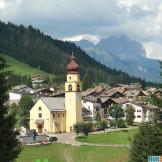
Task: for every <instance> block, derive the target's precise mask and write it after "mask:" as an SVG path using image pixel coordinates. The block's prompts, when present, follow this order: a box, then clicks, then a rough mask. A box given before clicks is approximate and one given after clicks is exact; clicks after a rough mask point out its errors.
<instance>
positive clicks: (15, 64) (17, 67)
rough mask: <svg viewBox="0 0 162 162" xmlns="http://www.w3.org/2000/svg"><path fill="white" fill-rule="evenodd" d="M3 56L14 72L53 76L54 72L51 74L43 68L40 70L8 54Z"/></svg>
mask: <svg viewBox="0 0 162 162" xmlns="http://www.w3.org/2000/svg"><path fill="white" fill-rule="evenodd" d="M0 56H1V57H3V58H4V59H5V60H6V62H7V64H8V65H10V66H11V67H10V70H11V71H13V73H14V74H17V75H22V76H24V75H31V76H32V75H34V74H41V75H49V76H51V77H52V76H53V77H54V75H52V74H49V73H46V72H44V71H42V70H38V69H36V68H33V67H31V66H29V65H27V64H24V63H22V62H20V61H18V60H16V59H14V58H12V57H10V56H8V55H2V54H0Z"/></svg>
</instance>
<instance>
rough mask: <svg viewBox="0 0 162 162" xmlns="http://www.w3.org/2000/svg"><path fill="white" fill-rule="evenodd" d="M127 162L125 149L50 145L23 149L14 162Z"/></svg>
mask: <svg viewBox="0 0 162 162" xmlns="http://www.w3.org/2000/svg"><path fill="white" fill-rule="evenodd" d="M45 158H46V159H48V162H127V160H128V150H127V149H126V148H113V147H92V146H71V145H65V144H51V145H48V146H37V147H35V146H30V147H29V146H28V147H25V148H24V149H23V151H22V153H21V154H20V156H19V158H18V159H17V160H16V162H35V160H36V159H42V162H43V159H45Z"/></svg>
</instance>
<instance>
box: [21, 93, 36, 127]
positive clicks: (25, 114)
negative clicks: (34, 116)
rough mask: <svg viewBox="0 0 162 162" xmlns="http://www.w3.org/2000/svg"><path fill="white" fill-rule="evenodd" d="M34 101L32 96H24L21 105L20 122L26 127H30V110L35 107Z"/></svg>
mask: <svg viewBox="0 0 162 162" xmlns="http://www.w3.org/2000/svg"><path fill="white" fill-rule="evenodd" d="M33 105H34V103H33V100H32V98H31V97H30V96H25V95H24V96H22V98H21V100H20V102H19V107H20V117H21V119H20V124H21V125H22V126H24V127H26V128H28V127H29V111H30V109H31V108H32V107H33Z"/></svg>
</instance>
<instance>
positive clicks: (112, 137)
mask: <svg viewBox="0 0 162 162" xmlns="http://www.w3.org/2000/svg"><path fill="white" fill-rule="evenodd" d="M137 131H138V129H130V130H128V131H127V132H126V131H116V132H110V133H102V134H96V135H89V136H88V137H87V139H86V140H85V139H84V138H83V137H76V140H78V141H82V142H85V141H86V142H90V143H105V144H129V143H130V139H132V138H133V136H134V135H135V134H136V133H137Z"/></svg>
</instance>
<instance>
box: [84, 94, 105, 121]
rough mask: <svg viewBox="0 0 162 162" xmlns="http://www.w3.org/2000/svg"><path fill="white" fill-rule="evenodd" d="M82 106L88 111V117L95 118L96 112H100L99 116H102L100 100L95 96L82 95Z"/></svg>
mask: <svg viewBox="0 0 162 162" xmlns="http://www.w3.org/2000/svg"><path fill="white" fill-rule="evenodd" d="M82 107H83V108H85V109H87V110H88V111H89V118H91V119H94V120H95V118H96V115H97V113H99V114H100V116H101V118H103V117H104V115H103V111H102V109H101V100H100V99H99V98H97V97H83V98H82ZM83 108H82V109H83Z"/></svg>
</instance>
